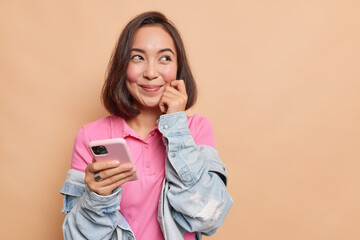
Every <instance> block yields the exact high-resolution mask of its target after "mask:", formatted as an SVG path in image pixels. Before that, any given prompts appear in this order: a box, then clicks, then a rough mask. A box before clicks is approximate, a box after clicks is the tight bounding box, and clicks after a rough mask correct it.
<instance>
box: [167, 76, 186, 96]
mask: <svg viewBox="0 0 360 240" xmlns="http://www.w3.org/2000/svg"><path fill="white" fill-rule="evenodd" d="M170 86H172V87H174V88H176V89H177V90H178V91H180V92H181V93H182V94H186V86H185V82H184V80H181V79H180V80H174V81H171V82H170Z"/></svg>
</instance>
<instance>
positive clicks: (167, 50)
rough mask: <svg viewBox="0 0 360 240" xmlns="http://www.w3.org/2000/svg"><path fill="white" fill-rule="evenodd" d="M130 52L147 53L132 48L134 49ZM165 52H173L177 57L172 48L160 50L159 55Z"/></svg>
mask: <svg viewBox="0 0 360 240" xmlns="http://www.w3.org/2000/svg"><path fill="white" fill-rule="evenodd" d="M130 50H131V51H135V52H141V53H145V51H144V50H142V49H140V48H132V49H130ZM163 52H171V53H172V54H174V55H175V53H174V51H173V50H171V49H170V48H163V49H160V50H159V51H158V53H163Z"/></svg>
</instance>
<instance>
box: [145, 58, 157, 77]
mask: <svg viewBox="0 0 360 240" xmlns="http://www.w3.org/2000/svg"><path fill="white" fill-rule="evenodd" d="M143 75H144V78H146V79H148V80H154V79H156V78H157V77H158V76H159V72H158V69H157V65H156V63H154V62H148V63H147V64H146V68H145V69H144V74H143Z"/></svg>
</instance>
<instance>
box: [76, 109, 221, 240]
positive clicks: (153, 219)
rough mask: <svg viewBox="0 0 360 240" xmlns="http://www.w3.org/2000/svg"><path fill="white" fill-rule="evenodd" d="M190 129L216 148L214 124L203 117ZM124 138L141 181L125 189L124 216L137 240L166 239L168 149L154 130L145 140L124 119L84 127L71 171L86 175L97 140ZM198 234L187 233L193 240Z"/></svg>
mask: <svg viewBox="0 0 360 240" xmlns="http://www.w3.org/2000/svg"><path fill="white" fill-rule="evenodd" d="M188 123H189V129H190V132H191V135H192V136H193V138H194V140H195V143H196V144H197V145H200V144H205V145H210V146H212V147H215V143H214V137H213V132H212V127H211V124H210V122H209V121H208V120H207V119H206V118H204V117H201V116H200V115H194V116H190V117H188ZM109 138H124V139H125V140H126V142H127V143H128V145H129V148H130V152H131V154H132V157H133V160H134V162H135V165H136V168H137V171H138V174H139V179H138V180H137V181H131V182H127V183H125V184H123V185H122V187H123V192H122V196H121V202H120V212H121V213H122V214H123V216H124V217H125V219H126V221H127V222H128V223H129V225H130V227H131V229H132V230H133V232H134V234H135V237H136V239H140V240H142V239H146V240H159V239H164V237H163V235H162V232H161V229H160V226H159V224H158V222H157V213H158V200H159V197H160V193H161V188H162V183H163V180H164V176H165V146H164V143H163V141H162V135H161V133H160V132H159V131H158V129H157V128H155V129H153V130H152V131H151V132H150V133H149V135H148V136H147V137H146V139H145V140H143V139H141V138H140V137H139V136H138V135H137V134H136V133H135V131H134V130H133V129H131V128H130V127H129V126H128V125H127V124H126V122H125V120H124V119H122V118H120V117H114V116H109V117H105V118H101V119H99V120H97V121H95V122H92V123H89V124H87V125H84V126H83V128H81V130H80V131H79V133H78V134H77V136H76V139H75V145H74V151H73V156H72V162H71V167H72V168H73V169H76V170H80V171H83V172H84V171H85V168H86V166H87V165H88V164H89V163H91V161H92V156H91V154H90V151H89V149H88V146H87V145H88V143H89V142H90V141H93V140H100V139H109ZM194 238H195V233H186V234H185V236H184V239H185V240H190V239H191V240H193V239H194Z"/></svg>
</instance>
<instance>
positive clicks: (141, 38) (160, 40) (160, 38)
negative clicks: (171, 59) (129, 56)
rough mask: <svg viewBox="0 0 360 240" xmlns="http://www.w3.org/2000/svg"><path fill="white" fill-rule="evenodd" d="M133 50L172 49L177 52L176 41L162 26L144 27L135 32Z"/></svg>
mask: <svg viewBox="0 0 360 240" xmlns="http://www.w3.org/2000/svg"><path fill="white" fill-rule="evenodd" d="M132 47H133V48H142V49H145V50H146V49H148V50H150V49H163V48H171V49H172V50H173V51H174V52H175V44H174V40H173V39H172V37H171V36H170V34H169V33H167V32H166V31H165V30H164V29H163V28H162V27H161V26H157V25H151V26H143V27H141V28H139V29H138V30H137V31H136V32H135V36H134V40H133V44H132Z"/></svg>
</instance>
